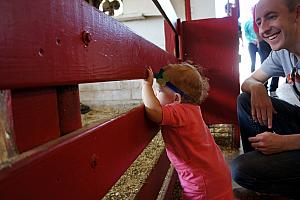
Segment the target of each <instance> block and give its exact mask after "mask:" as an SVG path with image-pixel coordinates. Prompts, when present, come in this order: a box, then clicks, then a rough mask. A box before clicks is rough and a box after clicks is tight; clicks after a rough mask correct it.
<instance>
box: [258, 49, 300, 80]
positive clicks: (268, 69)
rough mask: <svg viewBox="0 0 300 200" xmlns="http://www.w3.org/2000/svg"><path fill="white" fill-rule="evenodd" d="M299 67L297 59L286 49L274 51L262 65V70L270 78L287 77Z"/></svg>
mask: <svg viewBox="0 0 300 200" xmlns="http://www.w3.org/2000/svg"><path fill="white" fill-rule="evenodd" d="M296 65H297V57H296V56H295V55H294V54H293V53H290V52H288V51H287V50H285V49H282V50H279V51H272V52H271V53H270V55H269V57H268V58H267V59H266V60H265V61H264V62H263V63H262V65H261V69H262V70H263V71H264V72H265V73H266V74H267V75H269V76H270V77H272V76H283V77H285V76H287V75H288V74H290V73H291V71H292V69H293V67H295V66H296Z"/></svg>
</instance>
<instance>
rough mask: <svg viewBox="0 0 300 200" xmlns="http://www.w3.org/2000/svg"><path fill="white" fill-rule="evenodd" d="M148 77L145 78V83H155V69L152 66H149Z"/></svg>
mask: <svg viewBox="0 0 300 200" xmlns="http://www.w3.org/2000/svg"><path fill="white" fill-rule="evenodd" d="M146 70H147V78H146V79H145V80H144V84H147V85H151V86H152V85H153V76H154V75H153V71H152V69H151V67H147V69H146Z"/></svg>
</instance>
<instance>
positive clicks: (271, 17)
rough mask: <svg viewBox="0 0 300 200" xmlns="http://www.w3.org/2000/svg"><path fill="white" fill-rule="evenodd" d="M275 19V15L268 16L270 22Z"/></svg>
mask: <svg viewBox="0 0 300 200" xmlns="http://www.w3.org/2000/svg"><path fill="white" fill-rule="evenodd" d="M276 18H277V16H276V15H269V16H268V19H272V20H274V19H276Z"/></svg>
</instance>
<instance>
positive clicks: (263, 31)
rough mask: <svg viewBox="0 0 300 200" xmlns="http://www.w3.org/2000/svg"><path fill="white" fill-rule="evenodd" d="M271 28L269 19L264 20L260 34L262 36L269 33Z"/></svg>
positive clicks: (260, 27)
mask: <svg viewBox="0 0 300 200" xmlns="http://www.w3.org/2000/svg"><path fill="white" fill-rule="evenodd" d="M269 30H270V25H269V23H268V22H267V21H264V20H262V21H261V24H260V26H259V35H260V36H263V35H267V34H268V31H269Z"/></svg>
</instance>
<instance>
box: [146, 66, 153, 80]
mask: <svg viewBox="0 0 300 200" xmlns="http://www.w3.org/2000/svg"><path fill="white" fill-rule="evenodd" d="M146 70H147V75H146V79H148V78H153V71H152V69H151V67H150V66H149V67H147V68H146Z"/></svg>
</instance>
